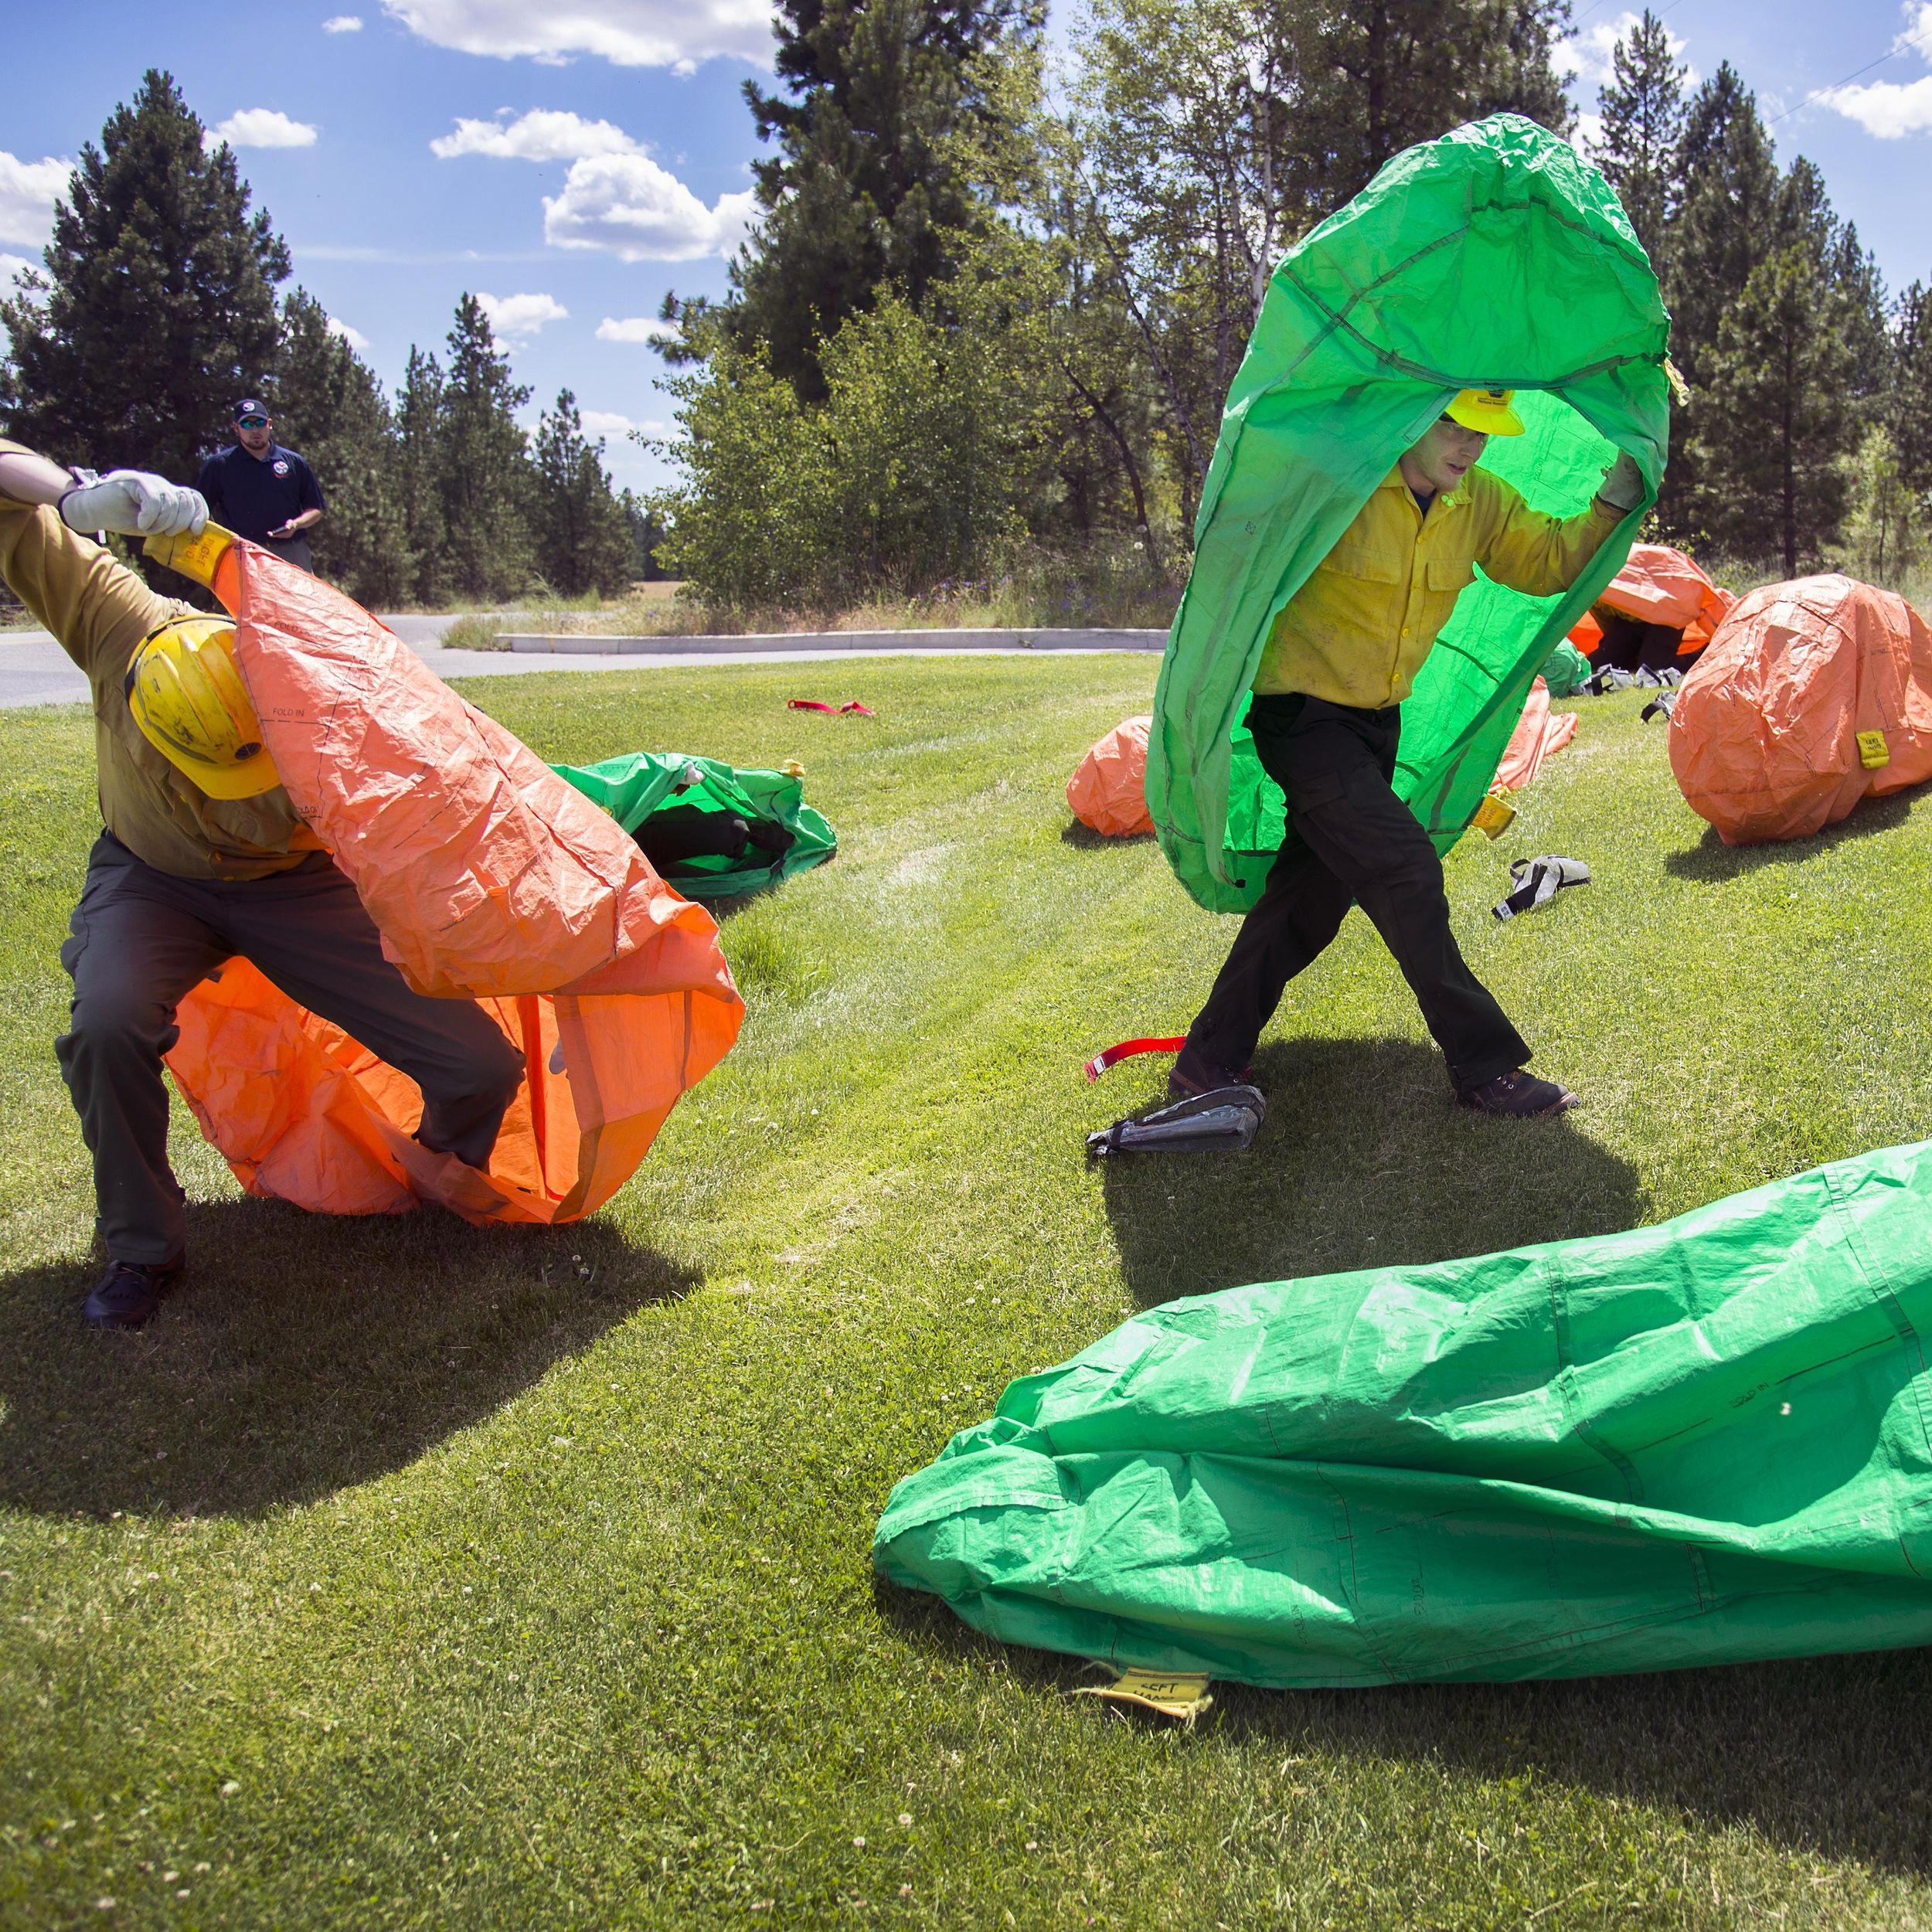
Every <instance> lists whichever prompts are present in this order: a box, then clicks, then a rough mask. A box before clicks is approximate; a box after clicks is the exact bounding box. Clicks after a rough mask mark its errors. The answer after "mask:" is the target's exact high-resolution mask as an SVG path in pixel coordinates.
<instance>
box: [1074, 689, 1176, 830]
mask: <svg viewBox="0 0 1932 1932" xmlns="http://www.w3.org/2000/svg"><path fill="white" fill-rule="evenodd" d="M1153 724H1154V718H1153V714H1152V713H1148V714H1147V715H1146V716H1144V717H1139V718H1128V719H1124V720H1123V721H1122V722H1121V723H1119V724H1117V725H1116V726H1114V729H1113V730H1111V731H1110V732H1109V733H1107V736H1105V737H1104V738H1103V739H1101V740H1100V741H1099V743H1097V744H1096V745H1095V746H1094V748H1093V750H1090V752H1088V753H1087V756H1086V757H1084V758H1083V759H1082V760H1080V764H1079V767H1078V768H1077V770H1075V771H1074V774H1073V777H1070V779H1068V780H1067V781H1066V802H1067V804H1069V805H1070V806H1071V807H1072V808H1073V816H1074V817H1075V818H1077V819H1078V820H1079V821H1080V823H1081V824H1082V825H1089V826H1091V827H1092V828H1093V829H1094V831H1095V832H1104V833H1106V835H1107V837H1108V838H1133V837H1134V836H1135V835H1137V834H1138V833H1141V832H1151V831H1152V830H1153V829H1154V821H1153V818H1152V817H1151V815H1149V813H1148V809H1147V734H1148V732H1149V731H1150V730H1151V729H1152V727H1153Z"/></svg>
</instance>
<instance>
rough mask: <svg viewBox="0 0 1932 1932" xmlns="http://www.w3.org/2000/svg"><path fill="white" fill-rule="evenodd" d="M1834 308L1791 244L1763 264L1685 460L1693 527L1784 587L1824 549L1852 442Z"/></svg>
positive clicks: (1828, 290)
mask: <svg viewBox="0 0 1932 1932" xmlns="http://www.w3.org/2000/svg"><path fill="white" fill-rule="evenodd" d="M1844 318H1845V300H1844V298H1843V297H1842V295H1841V294H1839V292H1838V291H1837V290H1835V289H1834V288H1833V287H1832V285H1831V284H1830V283H1829V282H1828V281H1826V280H1825V277H1823V276H1822V275H1821V274H1820V272H1819V263H1818V257H1817V255H1816V254H1815V253H1814V252H1813V250H1811V247H1808V246H1807V245H1806V244H1805V243H1803V242H1794V243H1791V245H1789V246H1787V247H1784V248H1781V249H1779V250H1777V253H1774V254H1772V255H1770V256H1767V257H1766V258H1765V260H1763V261H1762V262H1760V264H1758V265H1757V267H1756V268H1755V269H1753V270H1752V272H1751V274H1750V278H1749V280H1747V281H1746V283H1745V284H1744V287H1743V293H1742V294H1740V296H1739V298H1738V299H1737V300H1736V301H1735V302H1734V303H1733V304H1732V305H1731V306H1730V308H1729V309H1728V310H1727V311H1726V313H1725V316H1724V320H1723V324H1722V325H1721V326H1720V328H1719V331H1718V339H1717V345H1716V349H1714V350H1713V352H1712V354H1711V355H1710V357H1709V361H1708V364H1707V366H1708V368H1709V372H1710V380H1709V386H1708V387H1707V388H1706V391H1705V393H1704V403H1703V410H1702V415H1701V416H1700V417H1699V418H1698V420H1697V427H1696V437H1695V442H1694V445H1693V447H1694V451H1695V454H1696V457H1697V461H1698V467H1699V471H1700V473H1701V474H1702V478H1704V483H1703V487H1702V491H1701V492H1700V496H1699V512H1700V521H1701V525H1702V528H1703V529H1706V530H1707V531H1708V532H1709V534H1710V535H1711V536H1712V537H1713V539H1716V542H1717V543H1719V544H1720V545H1721V546H1723V548H1724V549H1726V550H1728V551H1730V553H1732V554H1733V556H1740V557H1743V558H1747V559H1749V560H1753V561H1757V560H1764V559H1774V560H1776V561H1777V563H1779V564H1780V565H1781V566H1782V568H1783V570H1784V573H1785V575H1786V576H1787V577H1795V576H1796V575H1797V574H1798V570H1799V569H1800V567H1801V565H1804V564H1809V563H1815V562H1816V561H1817V560H1818V559H1819V558H1820V557H1821V556H1822V555H1823V554H1824V553H1825V549H1826V548H1827V547H1828V546H1830V545H1832V543H1835V541H1836V540H1837V538H1838V529H1839V526H1840V524H1841V523H1842V521H1843V519H1844V515H1845V488H1846V479H1845V463H1844V458H1845V456H1846V455H1847V454H1849V448H1850V447H1851V445H1852V442H1853V440H1854V439H1855V433H1856V418H1855V413H1854V410H1853V409H1852V398H1851V395H1850V376H1851V369H1852V354H1851V351H1850V349H1849V347H1848V346H1847V345H1846V342H1845V330H1844Z"/></svg>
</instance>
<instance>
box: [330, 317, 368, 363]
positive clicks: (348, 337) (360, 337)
mask: <svg viewBox="0 0 1932 1932" xmlns="http://www.w3.org/2000/svg"><path fill="white" fill-rule="evenodd" d="M325 327H326V328H328V332H329V334H330V335H339V336H341V337H342V340H343V341H344V342H346V343H348V345H349V347H350V348H351V349H354V350H355V352H356V354H357V355H361V354H362V351H363V350H364V349H367V348H368V347H369V338H368V337H367V336H366V335H364V334H363V333H362V331H361V330H360V329H359V328H351V327H350V326H349V324H348V323H347V322H345V321H341V320H340V319H338V318H337V317H335V316H334V315H331V316H328V317H327V318H325Z"/></svg>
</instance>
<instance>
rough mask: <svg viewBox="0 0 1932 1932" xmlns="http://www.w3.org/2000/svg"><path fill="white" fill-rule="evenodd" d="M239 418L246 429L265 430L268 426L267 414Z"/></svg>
mask: <svg viewBox="0 0 1932 1932" xmlns="http://www.w3.org/2000/svg"><path fill="white" fill-rule="evenodd" d="M239 420H240V423H241V426H242V427H243V429H245V430H265V429H267V427H268V418H267V417H265V416H244V417H241V418H240V419H239Z"/></svg>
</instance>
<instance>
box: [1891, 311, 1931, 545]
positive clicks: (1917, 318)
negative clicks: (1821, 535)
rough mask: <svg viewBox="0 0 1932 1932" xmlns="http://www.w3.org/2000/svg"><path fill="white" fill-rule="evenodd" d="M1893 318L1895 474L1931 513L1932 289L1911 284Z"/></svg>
mask: <svg viewBox="0 0 1932 1932" xmlns="http://www.w3.org/2000/svg"><path fill="white" fill-rule="evenodd" d="M1895 317H1896V320H1895V322H1894V325H1893V337H1892V342H1893V356H1894V362H1893V375H1894V379H1893V389H1892V396H1891V406H1890V410H1889V414H1890V417H1891V428H1892V441H1893V446H1894V447H1895V448H1896V450H1897V451H1898V461H1899V474H1900V476H1901V477H1903V478H1904V480H1905V484H1906V488H1909V489H1910V490H1913V491H1914V492H1917V495H1918V496H1919V498H1920V500H1921V502H1922V503H1923V506H1924V508H1925V509H1926V511H1927V513H1928V515H1932V287H1927V286H1926V284H1924V283H1923V282H1914V283H1913V284H1912V286H1911V287H1910V288H1908V289H1907V290H1906V291H1905V293H1904V294H1903V295H1901V296H1900V298H1899V300H1898V306H1897V308H1896V311H1895Z"/></svg>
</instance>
